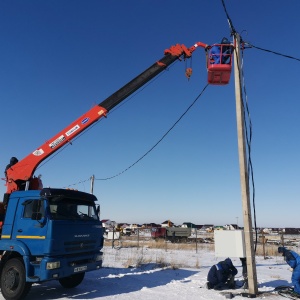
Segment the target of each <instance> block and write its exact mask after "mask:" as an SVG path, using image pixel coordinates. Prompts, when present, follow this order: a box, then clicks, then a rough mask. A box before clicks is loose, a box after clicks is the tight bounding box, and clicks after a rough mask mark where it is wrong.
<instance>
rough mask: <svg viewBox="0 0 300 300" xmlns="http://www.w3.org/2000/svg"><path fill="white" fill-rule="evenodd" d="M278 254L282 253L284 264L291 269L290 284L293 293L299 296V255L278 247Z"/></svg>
mask: <svg viewBox="0 0 300 300" xmlns="http://www.w3.org/2000/svg"><path fill="white" fill-rule="evenodd" d="M278 253H282V256H284V258H285V261H286V263H287V264H288V265H289V266H290V267H291V268H292V270H293V274H292V284H293V286H294V292H295V293H297V295H298V296H300V255H299V254H298V253H296V252H295V251H292V250H288V249H287V248H285V247H278Z"/></svg>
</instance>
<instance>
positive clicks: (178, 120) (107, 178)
mask: <svg viewBox="0 0 300 300" xmlns="http://www.w3.org/2000/svg"><path fill="white" fill-rule="evenodd" d="M207 86H208V84H206V86H205V87H204V88H203V90H202V91H201V92H200V94H199V95H198V96H197V97H196V99H195V100H194V101H193V102H192V103H191V104H190V106H189V107H188V108H187V109H186V110H185V111H184V113H183V114H182V115H181V116H180V117H179V118H178V119H177V121H176V122H175V123H174V124H173V125H172V126H171V128H170V129H169V130H168V131H167V132H166V133H165V134H164V135H163V136H162V137H161V138H160V139H159V140H158V141H157V142H156V143H155V144H154V145H153V146H152V147H151V148H150V149H149V150H148V151H147V152H146V153H145V154H143V155H142V156H141V157H140V158H139V159H138V160H136V161H135V162H134V163H133V164H131V165H130V166H128V167H127V168H126V169H124V170H123V171H121V172H119V173H117V174H116V175H113V176H110V177H106V178H95V180H109V179H113V178H115V177H118V176H120V175H122V174H123V173H125V172H126V171H128V170H129V169H130V168H132V167H133V166H134V165H136V164H137V163H138V162H140V161H141V160H142V159H143V158H144V157H145V156H147V155H148V154H149V153H150V152H151V151H152V150H153V149H154V148H155V147H156V146H157V145H158V144H159V143H160V142H161V141H162V140H163V139H164V138H165V137H166V136H167V135H168V134H169V133H170V131H171V130H172V129H173V128H174V127H175V126H176V125H177V124H178V123H179V122H180V120H181V119H182V118H183V117H184V116H185V115H186V114H187V112H188V111H189V110H190V109H191V108H192V106H193V105H194V104H195V103H196V102H197V100H198V99H199V98H200V96H202V94H203V92H204V91H205V89H206V88H207Z"/></svg>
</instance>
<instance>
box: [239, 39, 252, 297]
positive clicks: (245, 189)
mask: <svg viewBox="0 0 300 300" xmlns="http://www.w3.org/2000/svg"><path fill="white" fill-rule="evenodd" d="M234 42H235V43H234V44H235V51H234V79H235V98H236V117H237V133H238V152H239V162H240V179H241V192H242V204H243V205H242V207H243V219H244V234H245V246H246V247H245V248H246V262H247V273H248V286H249V293H250V294H254V295H257V293H258V289H257V274H256V264H255V253H254V247H253V232H252V220H251V206H250V192H249V180H248V178H249V177H248V176H249V174H248V169H247V158H246V143H245V127H244V112H243V103H242V89H241V82H242V81H241V80H242V79H241V77H240V75H241V59H240V57H241V56H240V36H239V35H238V34H237V33H236V34H235V36H234Z"/></svg>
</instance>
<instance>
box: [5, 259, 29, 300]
mask: <svg viewBox="0 0 300 300" xmlns="http://www.w3.org/2000/svg"><path fill="white" fill-rule="evenodd" d="M0 285H1V292H2V295H3V297H4V298H5V299H7V300H18V299H22V298H24V297H25V296H26V295H27V294H28V292H29V290H30V288H31V285H32V283H30V282H26V274H25V267H24V264H23V261H22V259H20V258H12V259H10V260H8V261H7V262H6V263H5V265H4V266H3V269H2V272H1V281H0Z"/></svg>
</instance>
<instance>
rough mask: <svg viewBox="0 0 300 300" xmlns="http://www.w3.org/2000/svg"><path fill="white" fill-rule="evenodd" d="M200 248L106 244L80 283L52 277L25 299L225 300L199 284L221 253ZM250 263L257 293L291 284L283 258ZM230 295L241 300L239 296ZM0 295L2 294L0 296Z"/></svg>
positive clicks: (270, 296) (271, 295) (266, 294)
mask: <svg viewBox="0 0 300 300" xmlns="http://www.w3.org/2000/svg"><path fill="white" fill-rule="evenodd" d="M201 247H202V248H201V249H198V251H197V253H196V250H195V249H194V250H171V249H151V248H146V247H141V248H139V249H137V248H121V249H119V250H117V249H113V248H112V247H108V246H106V247H105V248H104V264H103V269H101V270H99V271H94V272H89V273H87V274H86V276H85V279H84V281H83V282H82V284H81V285H79V286H78V287H76V288H74V289H72V290H68V289H64V288H62V287H61V286H60V284H59V283H58V282H56V281H53V282H45V283H43V284H35V285H34V286H33V287H32V289H31V290H30V293H29V295H28V296H27V299H30V300H40V299H105V300H106V299H118V300H119V299H120V300H125V299H130V300H135V299H136V300H141V299H143V300H153V299H155V300H160V299H162V300H174V299H179V300H181V299H182V300H184V299H189V300H193V299H195V300H196V299H197V300H199V299H200V300H201V299H207V300H219V299H226V298H225V296H224V294H223V295H222V294H221V292H218V291H214V290H207V289H206V288H205V287H204V285H205V283H206V276H207V273H208V270H209V268H210V267H211V266H212V265H213V264H215V263H217V262H218V261H219V260H222V259H223V258H216V257H215V256H214V252H213V251H211V250H209V246H205V245H204V246H201ZM203 247H204V248H203ZM206 247H207V248H206ZM232 260H233V263H234V265H235V266H236V267H237V269H238V274H237V276H236V280H238V281H240V280H242V276H241V272H242V270H241V263H240V261H239V259H237V258H232ZM256 262H257V277H258V287H259V291H260V292H264V293H263V294H261V295H259V296H258V297H257V298H258V299H267V300H275V299H276V300H279V299H284V298H283V297H282V296H279V295H276V294H274V293H271V291H272V290H273V289H274V288H275V287H276V286H280V285H290V284H291V281H290V279H291V274H292V273H291V272H290V270H289V267H288V266H287V264H286V263H285V262H284V261H283V258H282V257H281V256H275V257H270V258H269V259H266V260H264V259H263V257H257V259H256ZM239 291H242V290H239ZM232 292H233V293H237V292H238V291H236V290H232ZM234 298H235V299H246V298H244V297H242V296H235V297H234ZM0 299H3V297H2V296H1V295H0Z"/></svg>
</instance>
